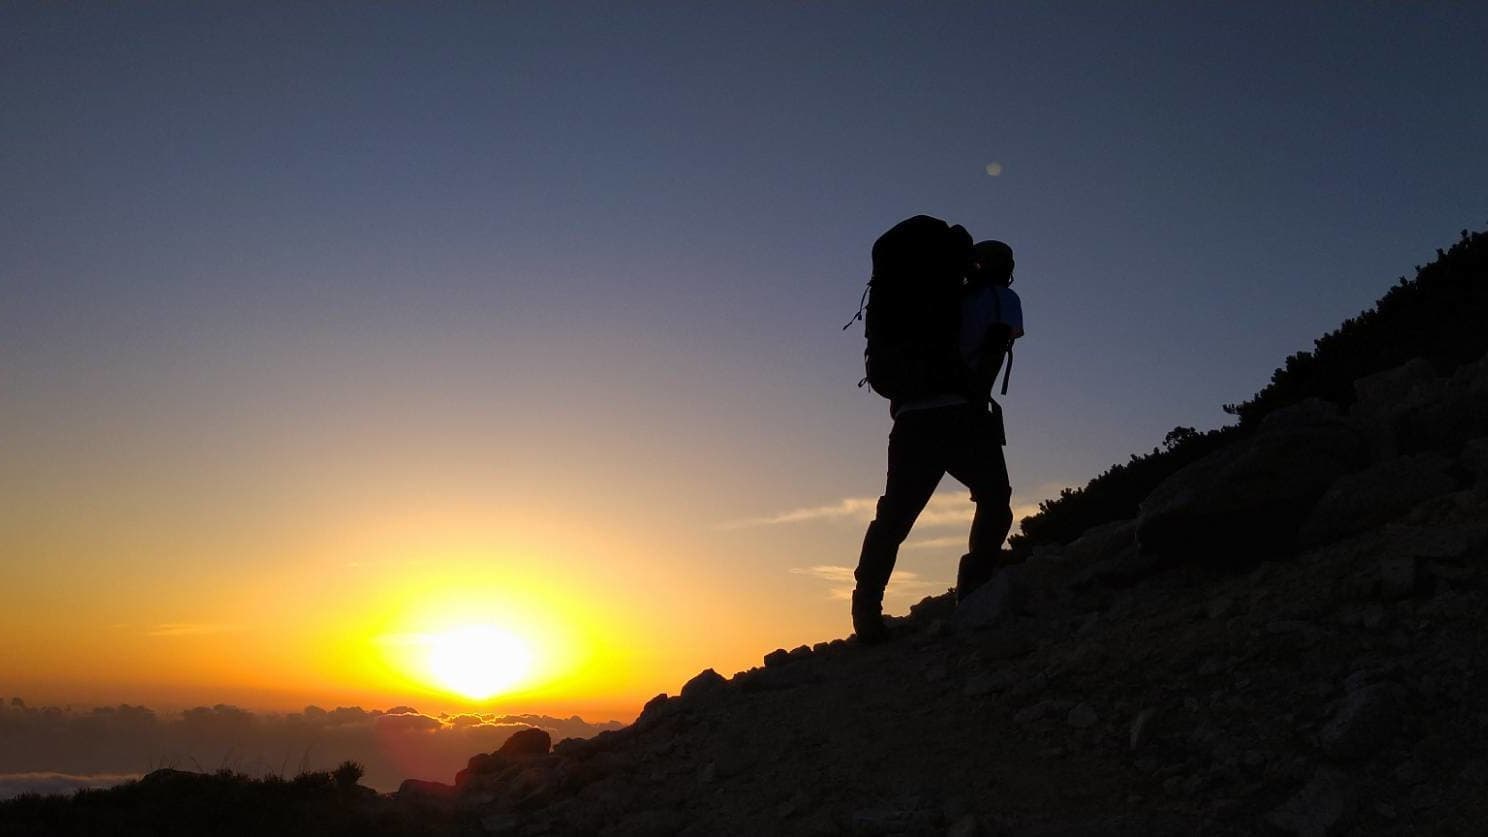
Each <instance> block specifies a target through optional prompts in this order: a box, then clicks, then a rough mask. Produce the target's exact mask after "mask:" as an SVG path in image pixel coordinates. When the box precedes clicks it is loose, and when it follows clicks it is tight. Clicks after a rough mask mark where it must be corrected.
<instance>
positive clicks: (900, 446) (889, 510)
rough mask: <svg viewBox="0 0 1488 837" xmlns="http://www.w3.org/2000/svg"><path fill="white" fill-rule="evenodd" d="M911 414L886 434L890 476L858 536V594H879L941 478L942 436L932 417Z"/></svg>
mask: <svg viewBox="0 0 1488 837" xmlns="http://www.w3.org/2000/svg"><path fill="white" fill-rule="evenodd" d="M938 412H941V411H940V410H924V411H918V410H917V411H914V412H911V413H909V414H907V415H905V416H903V417H902V418H900V419H898V420H897V421H895V422H894V429H893V431H892V432H890V433H889V473H888V479H887V480H886V481H885V485H884V493H883V496H882V497H880V498H878V512H877V514H876V515H875V516H874V518H873V522H872V523H870V524H868V533H867V534H866V535H864V536H863V552H862V554H861V555H860V556H859V558H858V568H857V571H856V572H854V573H853V577H854V578H855V579H857V582H858V589H859V590H862V591H865V592H869V593H876V594H877V595H879V596H882V595H883V590H884V588H885V587H886V586H888V583H889V576H890V575H892V574H893V572H894V562H895V560H896V559H897V557H898V554H899V545H900V544H901V543H903V542H904V539H905V538H906V537H908V536H909V530H910V529H911V528H912V527H913V526H914V522H915V518H917V517H919V516H920V512H921V511H922V510H923V509H924V508H925V504H926V503H928V502H930V496H931V495H932V494H934V493H935V486H937V485H939V484H940V478H941V477H942V476H944V475H945V469H944V466H943V463H942V461H941V454H942V449H941V445H940V435H941V431H940V428H939V426H938V425H939V424H940V423H939V422H938V421H937V420H936V416H935V415H933V414H934V413H938Z"/></svg>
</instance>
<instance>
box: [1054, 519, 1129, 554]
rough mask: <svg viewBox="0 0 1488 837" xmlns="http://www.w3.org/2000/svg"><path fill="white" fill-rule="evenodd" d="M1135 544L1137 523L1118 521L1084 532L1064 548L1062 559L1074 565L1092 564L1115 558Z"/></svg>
mask: <svg viewBox="0 0 1488 837" xmlns="http://www.w3.org/2000/svg"><path fill="white" fill-rule="evenodd" d="M1136 543H1137V521H1135V520H1118V521H1115V522H1114V523H1104V524H1101V525H1100V526H1093V527H1091V528H1090V529H1088V530H1086V532H1085V534H1083V535H1081V536H1080V537H1078V538H1076V539H1075V540H1074V541H1072V542H1071V543H1070V544H1069V545H1068V546H1066V547H1065V548H1064V557H1065V559H1066V560H1068V561H1070V562H1072V563H1076V564H1094V563H1098V562H1100V561H1105V560H1107V559H1111V558H1115V557H1117V556H1119V555H1121V554H1122V553H1123V552H1126V551H1127V550H1129V549H1131V548H1132V547H1134V546H1136Z"/></svg>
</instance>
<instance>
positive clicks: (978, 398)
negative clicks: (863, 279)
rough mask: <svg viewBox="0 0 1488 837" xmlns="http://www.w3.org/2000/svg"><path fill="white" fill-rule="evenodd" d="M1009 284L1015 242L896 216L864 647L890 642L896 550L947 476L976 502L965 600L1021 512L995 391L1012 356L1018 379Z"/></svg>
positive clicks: (870, 329)
mask: <svg viewBox="0 0 1488 837" xmlns="http://www.w3.org/2000/svg"><path fill="white" fill-rule="evenodd" d="M1012 281H1013V251H1012V249H1011V248H1010V247H1008V246H1007V245H1006V244H1003V243H1002V242H999V241H983V242H981V243H979V244H976V245H975V246H973V245H972V244H971V237H970V236H969V235H968V234H967V233H966V230H964V229H962V228H961V227H960V226H956V227H951V226H948V225H947V224H946V223H945V222H944V221H940V220H938V219H934V218H929V217H927V216H923V215H920V216H916V217H914V218H911V219H909V220H907V221H904V222H902V223H900V224H899V225H897V226H895V227H894V228H893V229H891V230H889V231H888V232H887V233H884V235H883V236H881V237H880V238H879V240H878V241H877V242H876V243H875V244H874V247H873V278H872V279H871V280H870V281H869V290H868V292H867V296H868V304H867V313H868V317H867V321H866V326H867V333H868V349H867V352H866V354H867V368H868V377H867V378H866V379H865V380H866V381H867V382H868V383H869V384H870V385H871V386H872V387H873V388H874V389H875V390H876V391H878V392H879V394H881V395H884V396H885V397H887V398H889V412H890V415H892V416H893V419H894V427H893V430H892V431H891V432H890V433H889V457H888V458H889V466H888V479H887V481H886V485H885V487H884V493H883V496H882V497H880V498H879V500H878V510H877V515H876V516H875V518H874V520H873V522H872V523H870V524H869V525H868V532H867V534H866V535H865V536H864V538H863V551H862V555H861V556H860V557H859V559H858V568H857V571H856V572H855V573H854V577H855V578H856V579H857V587H856V589H855V590H853V596H852V618H853V630H854V631H855V632H856V633H857V635H858V638H859V640H860V641H862V642H865V643H874V642H879V641H882V640H884V639H885V638H887V634H888V632H887V629H886V627H885V625H884V622H883V594H884V588H885V587H887V586H888V583H889V576H890V575H891V574H892V573H893V571H894V561H895V559H896V557H897V555H898V552H899V545H900V544H901V543H903V542H904V539H905V537H907V536H908V535H909V531H910V528H911V527H913V526H914V522H915V519H916V518H917V517H919V514H920V512H921V511H922V510H923V509H924V508H925V504H926V503H928V502H929V501H930V497H931V495H933V494H934V493H935V488H936V486H937V485H939V484H940V480H941V477H943V476H945V475H946V474H947V473H949V474H950V475H951V476H953V477H955V478H956V479H957V480H959V481H960V482H962V483H964V484H965V485H966V487H967V488H969V489H971V497H972V500H973V501H974V502H975V503H976V515H975V517H974V518H973V520H972V524H971V535H970V538H969V544H968V551H967V553H966V554H965V555H964V556H962V558H961V562H960V565H959V567H958V568H957V573H956V596H957V600H958V601H959V600H961V599H964V598H965V597H966V595H968V594H969V593H970V592H971V591H972V590H974V589H976V588H977V587H978V586H980V585H981V584H984V583H986V581H987V580H988V579H990V578H991V577H992V574H993V572H994V571H995V570H996V559H997V555H998V553H999V552H1000V551H1001V549H1002V542H1003V540H1004V539H1005V538H1006V537H1007V534H1008V531H1009V530H1010V529H1011V528H1012V523H1013V513H1012V508H1011V506H1010V501H1011V498H1012V487H1011V484H1010V483H1009V481H1008V473H1007V463H1006V462H1005V460H1004V459H1003V455H1002V447H1003V445H1004V444H1006V439H1005V436H1004V433H1003V424H1002V410H1001V408H1000V407H999V406H998V405H997V403H996V402H995V401H993V400H992V398H991V392H992V386H993V384H994V383H995V382H996V380H997V374H998V372H999V370H1000V369H1001V367H1002V364H1003V360H1004V359H1005V358H1006V359H1007V360H1008V364H1009V374H1011V348H1012V342H1013V340H1015V339H1017V338H1018V337H1021V336H1022V335H1023V310H1022V304H1021V302H1020V301H1019V299H1018V295H1017V294H1016V293H1014V292H1013V291H1012V289H1011V288H1009V287H1008V286H1009V285H1011V284H1012ZM1006 391H1007V383H1006V379H1004V382H1003V392H1004V393H1005V392H1006Z"/></svg>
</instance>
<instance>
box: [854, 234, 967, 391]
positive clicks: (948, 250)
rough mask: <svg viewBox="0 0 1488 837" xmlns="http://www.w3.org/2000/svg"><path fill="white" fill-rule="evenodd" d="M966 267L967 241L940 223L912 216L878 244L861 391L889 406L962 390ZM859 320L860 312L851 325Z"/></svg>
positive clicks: (869, 292) (964, 381)
mask: <svg viewBox="0 0 1488 837" xmlns="http://www.w3.org/2000/svg"><path fill="white" fill-rule="evenodd" d="M970 262H971V235H970V234H969V233H967V232H966V230H965V229H963V228H962V227H960V226H959V225H958V226H951V225H950V224H947V223H946V222H945V221H942V220H940V219H939V218H932V217H930V216H928V215H916V216H914V217H913V218H909V219H907V220H905V221H901V222H899V223H898V224H896V225H894V227H893V228H891V229H890V230H889V231H888V232H886V233H884V234H883V235H881V236H879V238H878V240H877V241H875V242H874V243H873V277H872V278H871V279H869V280H868V288H867V290H865V291H864V296H865V297H866V298H867V301H868V304H867V319H866V320H865V322H864V326H865V328H864V331H865V332H866V334H867V337H868V346H867V348H866V349H865V350H864V352H863V360H864V365H865V366H866V367H867V373H868V374H867V377H865V378H864V379H863V381H860V382H859V385H861V384H862V383H864V382H866V383H867V384H868V385H869V386H870V387H872V388H873V390H874V391H875V392H877V393H878V394H879V395H882V396H884V397H885V398H890V399H895V400H900V399H912V398H920V397H924V396H928V395H937V394H942V393H963V392H965V391H966V390H967V388H968V385H969V383H970V382H969V380H968V375H967V370H966V367H965V364H964V363H963V361H962V359H961V338H960V334H961V293H962V285H963V282H964V280H965V277H966V270H967V266H968V265H969V264H970ZM862 316H863V309H862V308H861V307H860V308H859V311H858V317H855V318H854V319H859V318H862ZM851 324H852V323H851V322H849V323H848V325H851Z"/></svg>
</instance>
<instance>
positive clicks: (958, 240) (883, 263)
mask: <svg viewBox="0 0 1488 837" xmlns="http://www.w3.org/2000/svg"><path fill="white" fill-rule="evenodd" d="M970 261H971V233H968V232H967V231H966V228H965V227H962V226H961V225H960V224H957V225H955V226H951V225H950V224H947V223H946V222H945V221H942V220H941V219H939V218H933V217H931V216H929V215H916V216H914V217H913V218H907V219H905V220H903V221H900V222H899V223H898V224H895V225H894V226H893V227H891V228H890V229H889V231H888V232H886V233H884V234H883V235H881V236H879V237H878V240H877V241H875V242H873V277H874V278H875V279H887V280H889V281H896V280H902V279H907V278H909V277H914V276H928V277H950V276H954V277H956V278H957V279H958V280H959V278H960V277H961V276H962V275H963V274H964V272H965V270H966V268H967V266H968V265H969V264H970Z"/></svg>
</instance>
